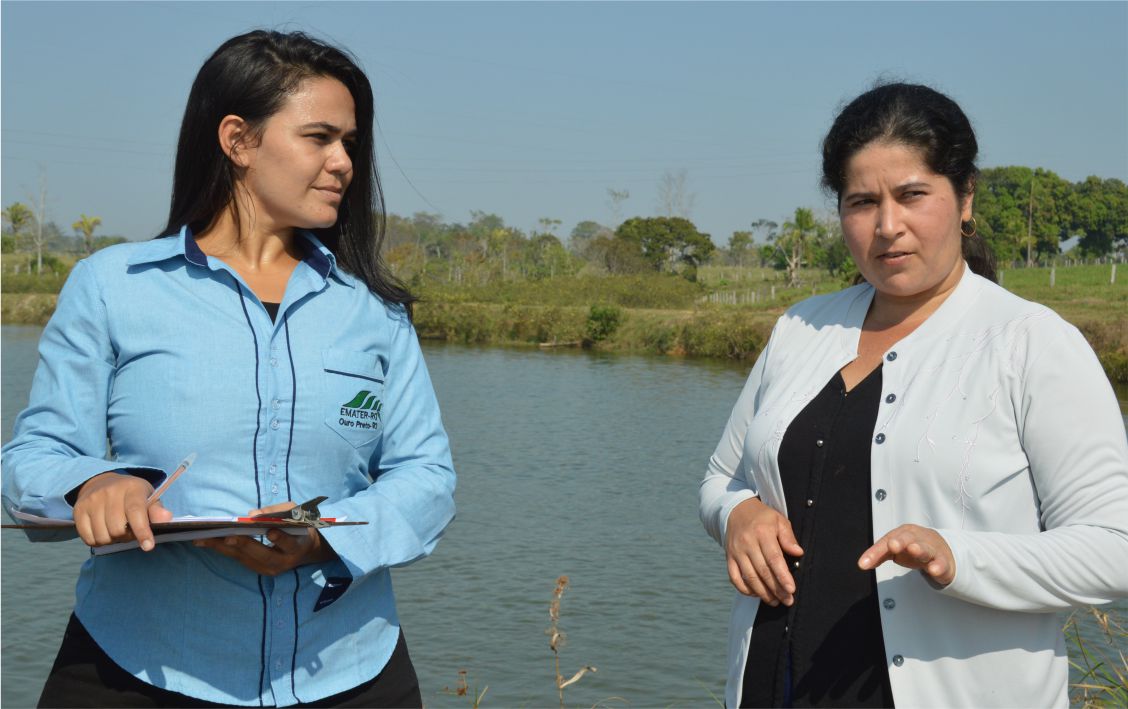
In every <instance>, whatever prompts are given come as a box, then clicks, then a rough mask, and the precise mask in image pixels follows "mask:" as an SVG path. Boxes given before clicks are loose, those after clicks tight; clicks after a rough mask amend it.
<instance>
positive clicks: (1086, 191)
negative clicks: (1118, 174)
mask: <svg viewBox="0 0 1128 709" xmlns="http://www.w3.org/2000/svg"><path fill="white" fill-rule="evenodd" d="M1072 197H1073V199H1072V201H1071V203H1070V207H1071V211H1072V220H1071V222H1072V226H1073V229H1074V231H1076V232H1078V233H1080V234H1081V235H1082V236H1081V242H1080V243H1079V244H1078V247H1079V248H1080V250H1081V253H1082V254H1084V255H1086V256H1105V255H1107V254H1109V253H1111V252H1113V251H1115V250H1117V249H1124V248H1126V247H1128V185H1125V184H1124V183H1123V182H1121V181H1120V180H1117V179H1108V180H1102V179H1101V178H1099V177H1088V178H1086V179H1085V181H1084V182H1079V183H1077V184H1076V185H1075V186H1074V190H1073V195H1072Z"/></svg>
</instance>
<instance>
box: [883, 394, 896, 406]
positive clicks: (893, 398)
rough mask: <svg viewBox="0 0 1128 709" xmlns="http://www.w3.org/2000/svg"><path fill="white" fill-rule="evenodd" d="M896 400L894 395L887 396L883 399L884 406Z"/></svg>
mask: <svg viewBox="0 0 1128 709" xmlns="http://www.w3.org/2000/svg"><path fill="white" fill-rule="evenodd" d="M896 400H897V395H896V394H890V395H889V396H887V397H885V403H886V404H892V403H893V402H894V401H896Z"/></svg>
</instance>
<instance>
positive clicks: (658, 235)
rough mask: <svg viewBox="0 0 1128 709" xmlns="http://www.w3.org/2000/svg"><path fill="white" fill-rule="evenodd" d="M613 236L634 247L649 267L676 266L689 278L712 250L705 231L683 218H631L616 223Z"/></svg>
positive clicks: (712, 247)
mask: <svg viewBox="0 0 1128 709" xmlns="http://www.w3.org/2000/svg"><path fill="white" fill-rule="evenodd" d="M615 238H616V239H619V240H622V241H625V242H627V243H629V244H632V245H634V246H636V247H637V248H638V251H639V253H641V255H642V257H643V259H645V260H646V262H647V263H649V264H650V267H651V268H652V269H653V270H655V271H670V272H671V273H672V272H675V271H677V270H679V267H680V269H681V271H682V273H683V274H684V275H685V276H686V277H687V278H689V279H690V280H696V278H697V267H698V265H700V264H701V262H702V261H704V260H706V259H707V258H709V255H710V254H711V253H713V250H714V249H716V246H714V244H713V241H712V240H711V239H710V238H709V235H708V234H703V233H701V232H699V231H697V227H696V226H694V225H693V222H691V221H689V220H688V219H685V218H683V217H634V218H633V219H628V220H627V221H625V222H623V223H622V224H621V225H619V228H618V229H616V230H615Z"/></svg>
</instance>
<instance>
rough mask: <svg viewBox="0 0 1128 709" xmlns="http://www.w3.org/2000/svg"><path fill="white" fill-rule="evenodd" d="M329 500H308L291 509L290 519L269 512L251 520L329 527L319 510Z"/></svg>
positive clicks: (322, 497) (319, 498) (323, 498)
mask: <svg viewBox="0 0 1128 709" xmlns="http://www.w3.org/2000/svg"><path fill="white" fill-rule="evenodd" d="M328 499H329V498H328V497H326V496H325V495H322V496H321V497H315V498H313V499H312V500H306V501H305V502H303V503H302V504H300V505H298V506H297V507H293V508H291V509H290V512H289V516H288V517H287V516H283V515H280V514H278V513H277V512H268V513H266V514H261V515H255V516H254V517H251V519H252V520H255V519H269V520H288V521H290V522H296V523H297V524H301V525H305V526H309V527H315V528H316V527H328V526H329V522H328V521H326V520H323V519H321V511H320V510H318V509H317V506H318V505H320V504H321V503H322V502H325V501H326V500H328Z"/></svg>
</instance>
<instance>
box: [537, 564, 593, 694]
mask: <svg viewBox="0 0 1128 709" xmlns="http://www.w3.org/2000/svg"><path fill="white" fill-rule="evenodd" d="M567 588H568V577H567V576H561V577H560V578H558V579H556V588H555V589H553V591H552V603H550V604H549V606H548V618H549V621H550V623H549V626H548V630H546V631H545V635H548V636H549V640H548V646H549V647H550V648H552V656H553V661H554V662H555V665H556V691H557V693H558V694H559V696H560V709H564V688H565V687H567V686H569V685H572V684H575V683H576V682H579V681H580V678H581V677H583V676H584V675H585V674H587V673H588V672H595V671H596V669H595V668H594V667H591V666H590V665H585V666H583V667H581V668H580V670H579V672H577V673H576V674H574V675H572V676H571V677H570V678H569V679H564V675H562V674H560V650H561V648H563V647H564V642H565V636H564V633H563V632H561V630H560V599H561V598H562V597H563V596H564V590H565V589H567Z"/></svg>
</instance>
